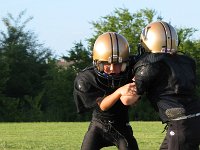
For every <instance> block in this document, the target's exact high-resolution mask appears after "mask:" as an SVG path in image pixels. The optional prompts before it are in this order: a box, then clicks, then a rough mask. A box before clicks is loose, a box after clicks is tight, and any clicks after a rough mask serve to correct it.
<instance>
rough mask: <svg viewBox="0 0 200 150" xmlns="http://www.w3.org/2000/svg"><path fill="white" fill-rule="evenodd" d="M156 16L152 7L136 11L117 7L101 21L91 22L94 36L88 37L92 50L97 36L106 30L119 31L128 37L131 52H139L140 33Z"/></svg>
mask: <svg viewBox="0 0 200 150" xmlns="http://www.w3.org/2000/svg"><path fill="white" fill-rule="evenodd" d="M154 18H157V19H161V17H159V16H157V17H156V11H155V10H152V9H141V10H139V11H137V12H135V13H131V12H129V10H128V9H126V8H119V9H115V10H114V12H113V14H110V15H106V16H105V17H101V19H100V20H99V21H93V22H91V24H92V26H93V28H94V32H95V33H94V34H93V37H91V38H89V39H88V43H89V49H90V50H92V47H93V45H94V42H95V40H96V38H97V37H98V36H99V35H100V34H102V33H104V32H108V31H110V32H118V33H120V34H122V35H123V36H125V37H126V39H127V40H128V42H129V45H130V47H131V52H132V53H134V54H135V53H136V52H137V45H138V42H139V37H140V33H141V32H142V29H143V28H144V27H145V26H146V25H147V24H149V23H150V22H152V21H153V20H154Z"/></svg>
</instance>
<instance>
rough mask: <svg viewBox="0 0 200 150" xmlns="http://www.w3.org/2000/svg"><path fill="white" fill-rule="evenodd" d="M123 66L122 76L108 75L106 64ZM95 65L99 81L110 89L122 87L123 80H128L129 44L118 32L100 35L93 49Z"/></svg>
mask: <svg viewBox="0 0 200 150" xmlns="http://www.w3.org/2000/svg"><path fill="white" fill-rule="evenodd" d="M116 63H120V64H121V73H120V74H111V75H109V74H106V73H105V72H104V65H105V64H116ZM93 64H94V66H95V68H96V73H97V74H98V76H99V77H100V78H99V79H100V80H99V81H101V83H103V84H104V85H107V86H110V87H116V86H121V84H122V82H123V81H122V80H124V79H126V80H127V73H126V72H127V71H126V70H127V66H128V64H129V44H128V42H127V40H126V38H125V37H124V36H122V35H120V34H118V33H116V32H106V33H104V34H102V35H100V36H99V37H98V38H97V39H96V41H95V43H94V48H93Z"/></svg>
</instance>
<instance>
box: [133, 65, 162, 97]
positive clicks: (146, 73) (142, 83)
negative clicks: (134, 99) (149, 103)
mask: <svg viewBox="0 0 200 150" xmlns="http://www.w3.org/2000/svg"><path fill="white" fill-rule="evenodd" d="M158 73H159V65H158V64H156V63H154V64H145V65H142V66H139V67H137V68H135V83H136V88H137V94H138V95H143V94H144V92H147V91H148V89H149V87H150V86H151V84H152V83H153V80H155V78H156V76H157V74H158Z"/></svg>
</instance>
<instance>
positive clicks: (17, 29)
mask: <svg viewBox="0 0 200 150" xmlns="http://www.w3.org/2000/svg"><path fill="white" fill-rule="evenodd" d="M24 15H25V11H23V12H21V13H20V14H19V16H18V18H17V19H14V18H13V16H12V15H11V14H8V16H7V17H5V18H3V19H2V21H3V23H4V25H5V27H6V29H7V30H6V32H3V31H2V32H1V34H0V35H1V38H0V61H1V65H0V68H1V69H2V70H1V71H2V72H1V73H0V77H2V78H1V80H0V82H1V83H2V84H1V86H0V93H1V94H2V96H1V101H2V103H3V104H5V105H4V106H5V109H4V112H3V114H4V115H5V114H10V115H11V116H10V117H9V115H5V116H7V117H5V116H4V121H22V120H23V121H33V120H39V118H40V117H38V116H39V115H38V114H40V113H41V112H40V110H39V109H38V108H37V107H36V105H35V104H36V103H37V101H39V100H40V98H39V97H40V94H41V93H42V92H41V91H42V89H43V84H42V83H43V80H44V76H45V74H46V71H47V69H48V64H47V63H46V60H48V59H49V58H50V56H51V52H50V50H49V49H46V48H44V47H43V46H42V44H39V43H38V41H37V39H36V36H35V35H34V33H32V32H30V31H26V30H25V27H26V24H27V23H28V22H29V21H30V20H31V19H32V17H29V18H28V19H26V20H25V21H24V22H23V16H24ZM38 98H39V100H38ZM5 100H6V101H5ZM13 102H14V103H15V104H16V107H13V105H12V104H13ZM13 112H15V116H12V115H13ZM36 112H37V113H36ZM36 118H38V119H36Z"/></svg>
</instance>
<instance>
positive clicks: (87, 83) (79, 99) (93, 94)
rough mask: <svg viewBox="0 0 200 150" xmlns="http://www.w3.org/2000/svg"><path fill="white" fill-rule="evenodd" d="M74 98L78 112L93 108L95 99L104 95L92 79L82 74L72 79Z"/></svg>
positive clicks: (95, 103)
mask: <svg viewBox="0 0 200 150" xmlns="http://www.w3.org/2000/svg"><path fill="white" fill-rule="evenodd" d="M73 95H74V100H75V103H76V108H77V112H78V113H82V112H85V111H88V110H90V109H91V108H94V107H95V106H96V105H97V102H96V101H97V99H98V98H99V97H103V96H104V91H102V90H101V89H99V88H98V87H97V86H96V85H95V83H93V82H92V80H89V79H88V77H85V76H83V75H81V74H80V75H78V76H77V77H76V79H75V81H74V91H73Z"/></svg>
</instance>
